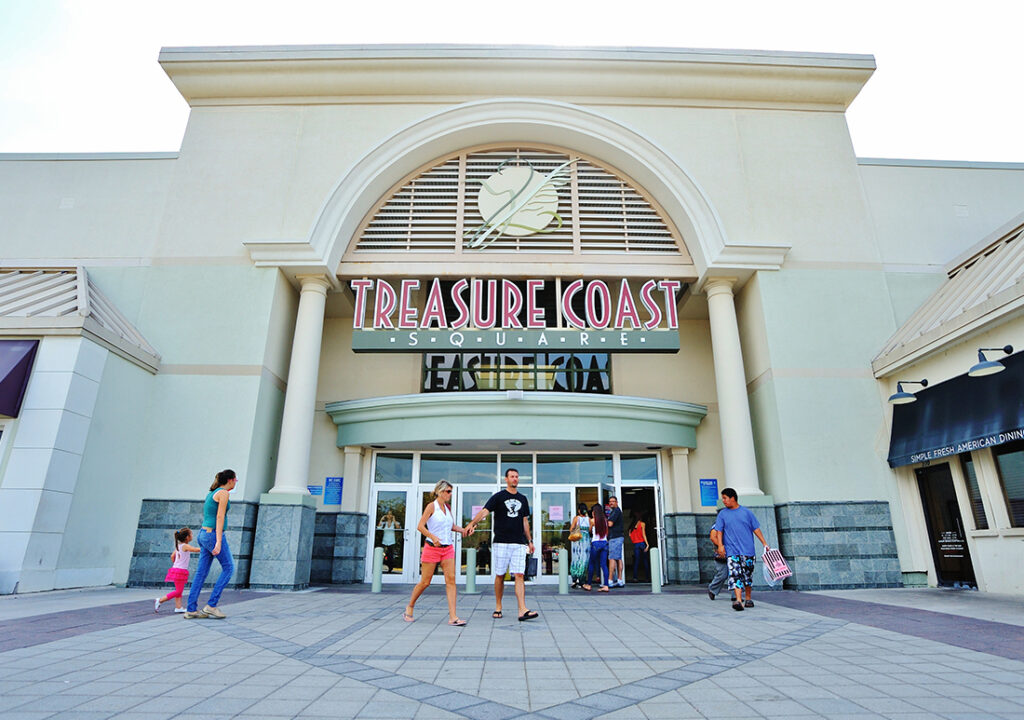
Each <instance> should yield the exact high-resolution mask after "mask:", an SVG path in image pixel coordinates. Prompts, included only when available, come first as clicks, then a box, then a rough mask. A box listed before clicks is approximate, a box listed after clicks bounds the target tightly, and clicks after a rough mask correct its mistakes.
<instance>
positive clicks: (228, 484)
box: [185, 470, 238, 620]
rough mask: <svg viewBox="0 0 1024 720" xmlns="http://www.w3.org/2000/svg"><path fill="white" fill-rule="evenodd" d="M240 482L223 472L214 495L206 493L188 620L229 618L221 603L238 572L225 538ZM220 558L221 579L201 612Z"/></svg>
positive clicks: (215, 484) (232, 471) (211, 489)
mask: <svg viewBox="0 0 1024 720" xmlns="http://www.w3.org/2000/svg"><path fill="white" fill-rule="evenodd" d="M237 483H238V479H237V478H236V477H235V471H234V470H221V471H220V472H219V473H217V477H216V479H215V480H214V481H213V485H211V486H210V492H209V493H207V494H206V501H205V502H204V503H203V526H202V527H201V528H200V529H199V535H198V536H197V537H196V541H197V543H198V545H199V548H200V552H199V565H198V567H197V568H196V575H195V577H194V578H192V587H191V588H189V593H188V610H187V612H186V613H185V619H186V620H201V619H204V618H217V619H223V618H225V617H227V616H226V615H225V614H224V613H223V612H221V610H220V609H218V608H217V603H219V602H220V595H221V593H222V592H223V591H224V588H225V586H226V585H227V584H228V582H229V581H230V580H231V576H232V575H233V574H234V572H235V561H234V558H232V557H231V548H229V547H228V541H227V538H225V537H224V524H225V520H226V518H227V513H228V506H229V505H230V504H231V501H230V499H229V498H230V496H229V495H228V493H230V492H231V491H232V490H233V489H234V487H235V485H236V484H237ZM214 558H217V562H219V563H220V576H219V577H218V578H217V582H216V583H214V585H213V592H212V593H210V599H209V601H208V602H207V603H206V607H204V608H203V609H202V610H200V609H199V592H200V591H201V590H202V589H203V582H204V581H205V580H206V576H207V575H208V574H209V573H210V567H211V566H212V565H213V559H214Z"/></svg>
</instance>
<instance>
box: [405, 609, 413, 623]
mask: <svg viewBox="0 0 1024 720" xmlns="http://www.w3.org/2000/svg"><path fill="white" fill-rule="evenodd" d="M402 619H403V620H405V621H406V622H412V621H413V620H415V619H416V618H414V617H413V616H412V615H410V614H409V613H407V612H405V610H403V611H402Z"/></svg>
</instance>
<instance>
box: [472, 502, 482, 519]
mask: <svg viewBox="0 0 1024 720" xmlns="http://www.w3.org/2000/svg"><path fill="white" fill-rule="evenodd" d="M483 509H484V506H483V505H474V506H473V517H476V514H477V513H478V512H480V511H481V510H483Z"/></svg>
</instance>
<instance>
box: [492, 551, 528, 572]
mask: <svg viewBox="0 0 1024 720" xmlns="http://www.w3.org/2000/svg"><path fill="white" fill-rule="evenodd" d="M491 558H492V559H493V561H494V574H495V575H504V574H505V572H506V571H507V572H509V573H511V574H512V575H522V574H523V573H525V572H526V546H525V545H520V544H519V543H494V547H493V549H492V550H491Z"/></svg>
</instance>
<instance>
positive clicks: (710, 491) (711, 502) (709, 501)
mask: <svg viewBox="0 0 1024 720" xmlns="http://www.w3.org/2000/svg"><path fill="white" fill-rule="evenodd" d="M700 504H701V507H715V506H716V505H718V480H717V479H715V478H701V480H700Z"/></svg>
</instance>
